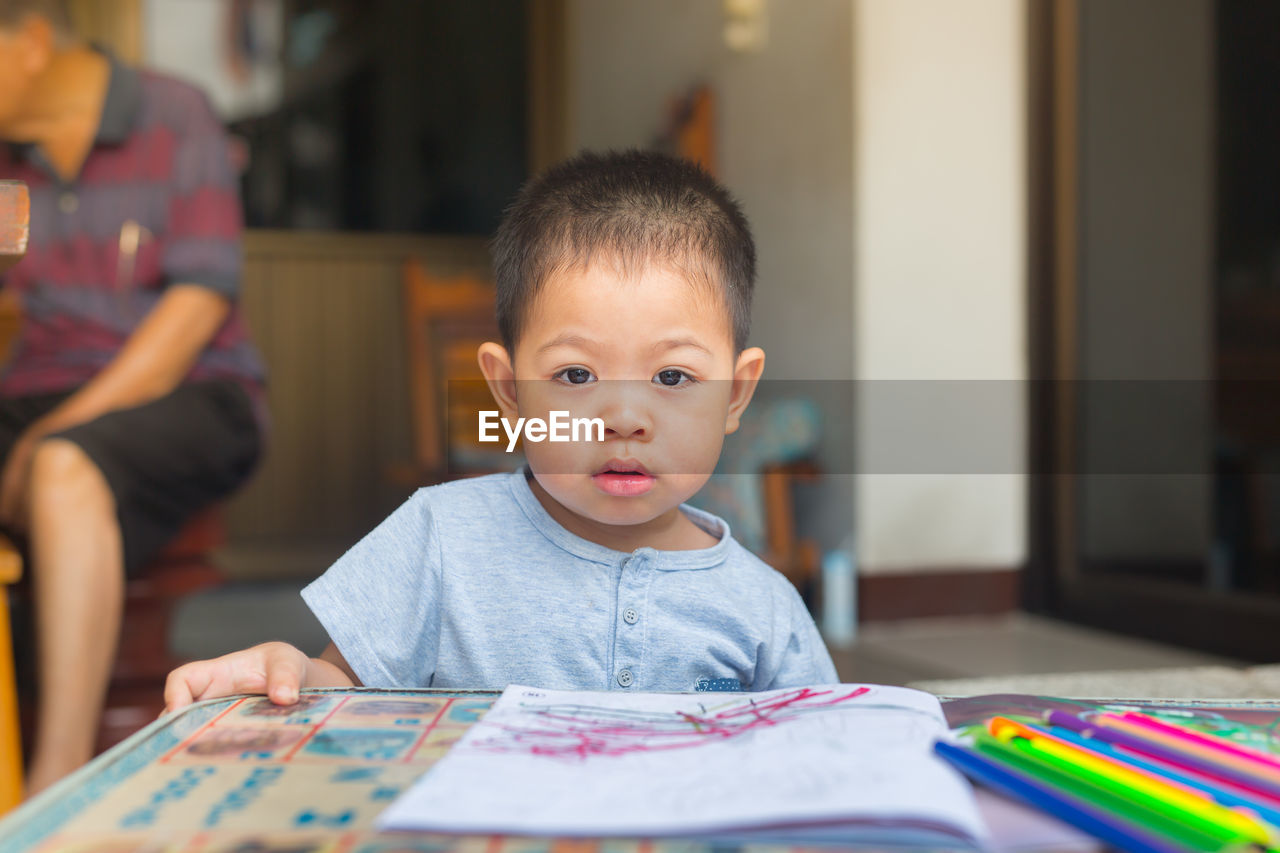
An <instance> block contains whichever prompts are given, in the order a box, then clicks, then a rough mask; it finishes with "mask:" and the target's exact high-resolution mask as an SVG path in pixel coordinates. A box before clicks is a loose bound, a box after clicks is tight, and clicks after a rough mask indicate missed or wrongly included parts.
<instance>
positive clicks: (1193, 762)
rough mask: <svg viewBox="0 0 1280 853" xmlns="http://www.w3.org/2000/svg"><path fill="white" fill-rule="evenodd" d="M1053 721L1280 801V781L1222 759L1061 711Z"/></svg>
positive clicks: (1129, 749) (1264, 797)
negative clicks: (1207, 756) (1193, 752)
mask: <svg viewBox="0 0 1280 853" xmlns="http://www.w3.org/2000/svg"><path fill="white" fill-rule="evenodd" d="M1049 721H1050V722H1052V723H1053V724H1054V725H1060V726H1063V727H1064V728H1069V729H1071V730H1072V731H1075V732H1078V733H1079V734H1082V735H1085V736H1086V737H1090V738H1097V739H1098V740H1101V741H1104V742H1106V743H1110V744H1112V745H1113V746H1118V747H1120V748H1122V749H1125V750H1128V751H1131V752H1136V753H1138V754H1140V755H1145V756H1148V757H1150V758H1155V759H1157V760H1159V761H1163V762H1165V763H1168V764H1172V765H1173V766H1175V767H1179V768H1181V769H1183V770H1188V771H1191V772H1192V773H1195V774H1197V775H1199V776H1203V777H1205V778H1208V779H1213V780H1215V781H1221V782H1228V783H1230V784H1232V785H1235V786H1236V787H1238V788H1240V789H1241V790H1244V791H1247V792H1249V794H1251V795H1253V796H1257V797H1261V798H1263V799H1265V800H1266V801H1267V802H1270V803H1275V804H1280V784H1277V783H1275V782H1273V781H1272V780H1270V779H1266V778H1263V777H1260V776H1259V775H1258V774H1256V773H1247V772H1243V771H1240V770H1237V769H1236V768H1234V767H1228V766H1226V765H1223V764H1221V763H1218V762H1214V761H1209V760H1205V759H1203V758H1201V757H1199V756H1198V755H1192V754H1190V753H1188V752H1186V751H1183V750H1179V749H1175V748H1172V747H1169V746H1166V745H1165V744H1163V743H1161V742H1157V741H1154V740H1151V739H1149V738H1146V737H1143V736H1141V735H1138V734H1132V733H1131V732H1130V731H1127V730H1125V731H1122V730H1120V729H1118V728H1114V727H1110V726H1099V725H1094V724H1093V723H1092V722H1086V721H1084V720H1081V719H1080V718H1078V717H1074V716H1072V715H1070V714H1064V713H1061V712H1050V718H1049Z"/></svg>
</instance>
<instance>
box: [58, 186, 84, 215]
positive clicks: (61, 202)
mask: <svg viewBox="0 0 1280 853" xmlns="http://www.w3.org/2000/svg"><path fill="white" fill-rule="evenodd" d="M79 209H80V197H79V196H77V195H76V194H75V193H73V192H71V191H70V190H68V191H67V192H64V193H63V194H62V195H60V196H58V210H61V211H62V212H63V213H66V214H72V213H75V212H76V211H77V210H79Z"/></svg>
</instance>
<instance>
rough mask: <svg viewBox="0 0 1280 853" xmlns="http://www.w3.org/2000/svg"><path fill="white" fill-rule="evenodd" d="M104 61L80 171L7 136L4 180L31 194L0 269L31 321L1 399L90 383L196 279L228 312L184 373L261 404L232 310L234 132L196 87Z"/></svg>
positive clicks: (253, 363) (0, 388)
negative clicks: (225, 383) (23, 226)
mask: <svg viewBox="0 0 1280 853" xmlns="http://www.w3.org/2000/svg"><path fill="white" fill-rule="evenodd" d="M108 61H109V62H110V65H111V71H110V81H109V83H108V86H107V95H106V100H105V102H104V105H103V109H102V119H101V123H100V125H99V127H98V133H97V136H96V137H95V139H94V143H93V147H92V149H91V150H90V152H89V156H88V158H87V159H86V161H85V164H84V167H83V169H82V170H81V172H80V174H79V176H77V177H76V178H75V179H74V180H73V181H69V182H68V181H64V180H63V179H62V178H61V177H59V176H58V175H57V173H56V172H55V171H54V169H53V168H52V167H51V166H50V165H49V162H48V161H47V160H46V159H45V157H44V155H43V153H42V152H41V151H40V150H39V148H37V147H36V146H34V145H19V144H9V145H2V144H0V179H9V180H18V181H23V182H24V183H26V184H27V186H28V187H29V188H30V191H31V232H30V240H29V243H28V246H27V255H26V257H25V258H24V259H23V260H22V261H21V262H20V263H18V264H17V265H16V266H14V267H13V268H12V269H11V270H10V271H9V272H8V274H7V275H6V276H5V277H4V285H5V286H6V287H10V288H12V289H13V290H14V291H16V292H17V294H18V295H19V297H20V298H21V301H22V309H23V326H22V332H21V335H20V337H19V339H18V341H17V344H16V346H15V348H14V350H13V355H12V357H11V359H10V361H9V364H8V367H7V369H6V370H5V372H4V374H3V376H0V395H4V396H20V395H26V394H42V393H50V392H58V391H67V390H70V389H72V388H75V387H77V386H79V385H83V384H84V383H85V382H88V381H89V380H90V379H92V378H93V376H94V375H95V374H96V373H97V372H98V371H99V370H101V369H102V368H103V367H105V366H106V365H107V364H108V362H110V361H111V360H112V358H114V356H115V355H116V353H118V352H119V351H120V348H121V347H122V346H123V345H124V343H125V341H126V339H128V337H129V336H130V335H131V334H132V333H133V331H134V330H135V329H136V328H137V326H138V324H139V323H140V322H141V321H142V319H143V318H144V317H145V316H146V315H147V314H148V312H150V311H151V309H152V308H153V307H154V306H155V304H156V303H157V302H158V301H159V299H160V297H161V296H162V295H163V294H164V292H165V288H167V287H168V286H169V285H171V284H193V285H198V286H201V287H207V288H209V289H210V290H213V291H215V292H216V293H219V294H221V295H223V296H225V297H227V298H228V299H229V300H231V303H232V308H231V312H230V314H229V315H228V317H227V320H226V322H225V323H224V324H223V326H222V328H221V329H220V330H219V331H218V332H217V334H216V335H215V336H214V338H213V340H212V341H211V342H210V343H209V344H208V346H206V348H205V349H204V351H203V352H202V353H201V354H200V356H199V358H198V359H197V361H196V363H195V366H194V367H193V368H192V370H191V372H190V374H189V375H188V377H187V379H188V381H196V380H205V379H231V380H235V381H238V382H240V383H241V384H242V385H243V386H244V387H245V389H246V391H248V392H249V395H250V397H251V399H253V400H254V402H255V407H256V408H258V409H259V411H261V403H262V397H263V381H264V370H263V367H262V362H261V360H260V358H259V356H258V354H257V352H256V350H255V349H254V347H253V346H252V344H250V342H249V340H248V337H247V335H246V332H245V327H244V323H243V321H242V319H241V316H240V312H239V310H238V309H237V307H236V296H237V294H238V291H239V287H240V274H241V266H242V257H241V245H240V237H241V231H242V228H243V225H242V218H241V212H240V200H239V192H238V185H237V178H236V174H235V171H234V169H233V168H232V164H231V158H230V147H229V142H228V139H227V135H226V132H225V130H224V129H223V127H222V125H221V124H220V123H219V121H218V119H217V118H216V117H215V116H214V114H213V111H212V109H211V108H210V106H209V103H208V101H207V99H206V98H205V96H204V95H203V94H202V93H201V92H200V91H199V90H197V89H195V88H193V87H191V86H189V85H187V84H185V83H181V82H179V81H177V80H174V79H171V78H168V77H164V76H161V75H159V74H153V73H150V72H144V71H138V70H135V69H133V68H129V67H126V66H124V65H121V64H120V63H119V62H117V61H116V60H115V59H114V58H113V57H110V56H108Z"/></svg>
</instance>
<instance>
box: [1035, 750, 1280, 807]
mask: <svg viewBox="0 0 1280 853" xmlns="http://www.w3.org/2000/svg"><path fill="white" fill-rule="evenodd" d="M1050 732H1051V733H1052V734H1055V735H1057V736H1058V737H1060V738H1062V739H1063V740H1065V741H1068V742H1070V743H1072V744H1074V745H1076V746H1078V747H1080V748H1081V749H1087V750H1090V751H1092V752H1095V753H1097V754H1098V755H1100V756H1102V757H1105V758H1107V759H1109V760H1111V761H1118V762H1121V763H1123V764H1130V765H1132V766H1134V767H1137V768H1140V769H1142V770H1146V771H1147V772H1148V773H1155V774H1156V775H1158V776H1163V777H1164V778H1166V779H1168V780H1169V781H1170V782H1177V783H1178V784H1179V785H1186V786H1187V787H1188V788H1194V789H1195V790H1197V791H1201V792H1203V793H1205V794H1208V795H1209V796H1210V797H1213V799H1215V800H1217V801H1218V802H1219V803H1221V804H1222V805H1224V806H1243V807H1244V808H1247V809H1252V810H1253V811H1254V812H1256V813H1257V814H1258V816H1259V817H1261V818H1263V819H1264V820H1266V821H1267V822H1268V823H1270V824H1272V825H1274V826H1277V827H1280V809H1277V808H1275V807H1274V806H1271V805H1269V804H1267V803H1263V802H1260V801H1259V800H1257V799H1256V798H1251V797H1246V796H1242V795H1240V794H1237V793H1235V792H1234V791H1228V790H1226V789H1225V788H1223V787H1221V785H1222V784H1223V783H1218V784H1214V783H1213V782H1210V781H1208V780H1206V779H1205V778H1204V777H1201V776H1195V775H1190V774H1188V773H1187V772H1185V771H1183V770H1182V769H1181V768H1176V767H1171V766H1169V765H1167V764H1156V763H1154V762H1152V761H1148V760H1145V759H1143V758H1142V757H1140V756H1137V755H1134V754H1132V753H1129V752H1122V751H1120V750H1118V749H1116V748H1115V747H1114V746H1112V745H1111V744H1109V743H1105V742H1103V741H1101V740H1098V739H1096V738H1091V737H1085V736H1084V735H1081V734H1077V733H1076V732H1073V731H1071V730H1069V729H1066V728H1063V727H1061V726H1054V727H1053V728H1052V729H1050Z"/></svg>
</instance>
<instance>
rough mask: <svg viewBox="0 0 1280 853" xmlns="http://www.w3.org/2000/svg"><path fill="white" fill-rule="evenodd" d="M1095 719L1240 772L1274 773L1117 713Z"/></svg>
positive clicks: (1219, 750) (1106, 725) (1102, 724)
mask: <svg viewBox="0 0 1280 853" xmlns="http://www.w3.org/2000/svg"><path fill="white" fill-rule="evenodd" d="M1095 721H1096V723H1097V724H1098V725H1099V726H1102V727H1104V728H1110V729H1119V730H1120V731H1124V732H1129V733H1130V734H1134V735H1137V736H1139V737H1144V738H1147V739H1148V740H1151V741H1153V742H1155V743H1162V744H1164V745H1165V746H1167V747H1169V748H1170V749H1176V750H1179V751H1180V752H1184V753H1186V754H1187V755H1194V756H1197V757H1198V758H1203V759H1204V760H1205V761H1212V762H1214V763H1215V764H1220V765H1222V766H1223V767H1231V768H1234V769H1236V770H1239V771H1240V772H1241V773H1252V774H1261V773H1271V774H1273V775H1274V771H1273V770H1271V769H1270V768H1267V769H1266V770H1264V769H1263V768H1262V767H1259V766H1258V765H1257V764H1255V763H1254V762H1252V761H1248V760H1246V759H1244V758H1240V757H1239V756H1236V755H1232V754H1231V753H1229V752H1225V751H1223V750H1221V749H1214V748H1213V747H1209V746H1204V745H1203V744H1199V743H1196V742H1195V741H1193V740H1191V739H1189V738H1185V737H1181V736H1179V735H1174V734H1169V733H1168V732H1164V731H1161V730H1159V729H1156V728H1153V727H1151V726H1147V725H1143V724H1142V723H1141V722H1138V721H1137V720H1127V719H1125V718H1124V717H1122V716H1120V715H1119V714H1099V715H1098V716H1097V717H1096V720H1095Z"/></svg>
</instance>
